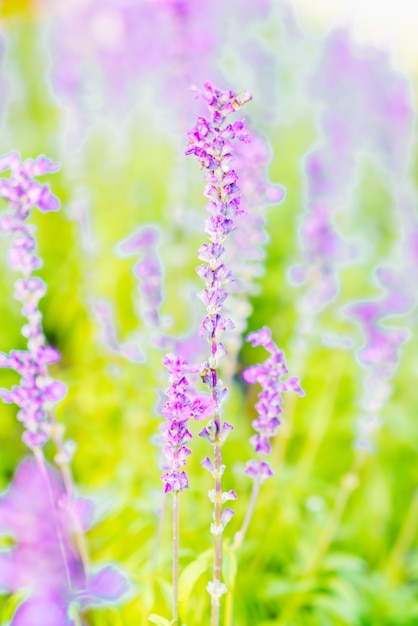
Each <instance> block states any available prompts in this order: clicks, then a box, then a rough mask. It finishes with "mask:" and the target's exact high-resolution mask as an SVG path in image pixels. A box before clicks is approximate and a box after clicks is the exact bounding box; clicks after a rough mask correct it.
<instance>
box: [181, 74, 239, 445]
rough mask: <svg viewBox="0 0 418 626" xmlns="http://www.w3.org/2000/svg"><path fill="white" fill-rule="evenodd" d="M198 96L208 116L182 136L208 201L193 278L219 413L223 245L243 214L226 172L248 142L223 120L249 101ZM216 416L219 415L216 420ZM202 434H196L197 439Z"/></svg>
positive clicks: (228, 275)
mask: <svg viewBox="0 0 418 626" xmlns="http://www.w3.org/2000/svg"><path fill="white" fill-rule="evenodd" d="M200 96H201V97H202V98H203V100H204V101H205V102H206V105H207V107H208V109H209V113H210V116H209V117H208V118H206V117H202V116H201V117H198V119H197V123H196V125H195V127H194V128H193V129H192V130H191V131H189V132H188V133H187V137H188V146H187V150H186V155H189V154H193V155H194V156H195V157H196V158H197V160H198V161H199V163H200V165H201V167H202V168H204V169H205V170H207V173H206V174H205V178H206V180H207V185H206V187H205V195H206V196H207V197H208V198H209V202H208V204H207V205H206V210H207V211H208V213H209V214H210V217H208V219H207V220H206V222H205V231H206V232H207V233H208V234H209V237H210V242H209V243H205V244H203V245H202V246H201V247H200V248H199V250H198V257H199V259H200V260H201V261H203V264H202V265H200V266H199V267H198V268H197V273H198V274H199V276H200V277H201V278H202V280H203V281H204V282H205V289H204V290H203V291H201V292H200V294H199V298H200V299H201V300H202V302H203V304H204V305H205V307H206V310H207V315H206V317H205V318H204V319H203V322H202V325H201V328H200V335H201V336H202V337H206V338H207V340H208V341H209V342H210V344H211V355H210V358H209V361H207V362H205V363H204V364H203V366H202V371H201V376H202V380H203V382H204V383H205V384H206V385H208V387H209V388H210V389H211V391H212V394H213V397H214V399H215V400H216V401H217V406H218V409H219V408H220V404H221V402H220V399H221V397H225V394H226V390H222V389H221V388H219V385H220V381H219V380H218V373H217V370H218V367H219V363H220V361H221V359H222V358H223V357H224V356H225V355H226V354H227V351H226V349H225V347H224V346H223V344H222V343H221V337H222V335H223V333H224V332H227V331H229V330H232V329H233V328H234V324H233V322H232V321H231V320H230V319H229V318H226V317H224V316H223V315H222V313H221V311H222V309H223V305H224V302H225V300H226V298H227V297H228V292H227V291H226V289H225V288H224V287H225V285H226V284H227V283H229V282H231V281H233V280H234V276H233V274H232V272H231V270H230V269H229V268H228V267H227V266H226V265H225V263H224V262H223V259H224V256H225V252H226V250H225V248H224V246H223V243H224V241H225V238H226V237H227V236H228V235H229V234H230V233H231V232H232V231H233V230H234V229H235V228H236V222H235V220H236V218H237V217H238V216H239V215H241V214H242V212H243V210H242V208H241V202H240V200H241V199H240V189H239V187H238V184H237V181H238V176H237V174H236V172H235V170H234V169H233V167H232V162H233V160H234V154H233V152H234V148H233V145H232V141H233V140H234V139H238V140H240V141H243V142H249V141H250V137H249V134H248V131H247V130H246V128H245V126H244V122H243V121H236V122H233V123H228V117H229V115H230V114H231V113H235V112H236V111H237V110H238V109H240V108H241V106H243V105H244V104H245V103H247V102H249V101H250V100H251V95H250V94H249V93H248V92H247V91H242V92H238V93H234V92H233V91H229V90H228V91H221V90H220V89H217V88H215V87H214V86H213V85H212V84H211V83H209V82H207V83H205V85H204V89H203V91H202V92H201V93H200ZM219 414H220V410H218V412H217V416H216V419H218V416H219ZM216 427H217V428H216V431H217V432H216V435H218V434H219V432H218V431H219V427H220V424H219V423H216ZM207 434H208V433H207V432H206V431H202V436H206V435H207Z"/></svg>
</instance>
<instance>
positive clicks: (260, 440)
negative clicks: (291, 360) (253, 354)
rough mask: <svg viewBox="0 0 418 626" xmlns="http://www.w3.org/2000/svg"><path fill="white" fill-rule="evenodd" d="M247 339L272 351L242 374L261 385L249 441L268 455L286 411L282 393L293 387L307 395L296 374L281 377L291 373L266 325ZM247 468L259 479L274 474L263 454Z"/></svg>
mask: <svg viewBox="0 0 418 626" xmlns="http://www.w3.org/2000/svg"><path fill="white" fill-rule="evenodd" d="M247 341H250V342H251V343H252V345H253V346H254V347H256V346H263V347H264V348H265V349H266V350H267V351H268V352H270V355H271V356H270V357H269V358H268V359H266V361H264V363H262V364H257V365H252V366H251V367H248V368H247V369H245V370H244V372H243V378H244V380H245V381H246V382H247V383H249V384H254V383H259V384H260V385H261V391H260V393H259V394H258V402H257V403H256V405H255V408H256V411H257V414H258V416H257V419H255V420H254V421H253V427H254V429H255V431H256V433H257V434H256V435H254V436H253V437H251V439H250V442H251V444H252V446H253V448H254V450H255V451H256V452H257V453H259V455H267V454H270V451H271V445H270V440H271V438H272V437H274V435H275V434H276V431H277V428H278V427H279V425H280V420H279V416H280V415H281V413H282V412H283V408H282V407H283V396H282V394H283V393H284V392H285V391H294V392H295V393H297V394H298V395H299V396H304V395H305V393H304V391H303V389H302V387H301V386H300V384H299V379H298V378H297V377H295V376H292V377H289V378H287V379H283V378H282V377H283V376H286V375H287V374H288V370H287V368H286V363H285V358H284V354H283V352H281V351H280V350H279V349H278V348H277V346H276V344H275V343H274V341H273V340H272V337H271V331H270V329H269V328H267V326H264V327H263V328H261V329H260V330H257V331H256V332H252V333H250V334H249V335H248V337H247ZM245 471H246V473H247V474H248V475H249V476H251V477H252V478H254V479H257V480H259V481H260V482H263V481H264V480H265V479H266V478H268V477H269V476H272V474H273V472H272V471H271V469H270V466H269V465H268V463H266V462H265V461H263V460H262V457H261V456H260V457H259V461H258V462H257V461H250V463H249V464H248V465H247V468H246V470H245Z"/></svg>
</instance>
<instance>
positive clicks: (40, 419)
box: [0, 152, 66, 448]
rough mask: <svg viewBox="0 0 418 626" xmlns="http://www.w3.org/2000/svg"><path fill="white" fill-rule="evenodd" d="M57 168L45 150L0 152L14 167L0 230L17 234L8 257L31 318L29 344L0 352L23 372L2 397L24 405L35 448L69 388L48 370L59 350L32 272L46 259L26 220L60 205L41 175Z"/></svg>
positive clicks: (3, 164)
mask: <svg viewBox="0 0 418 626" xmlns="http://www.w3.org/2000/svg"><path fill="white" fill-rule="evenodd" d="M57 168H58V165H57V164H56V163H53V162H52V161H50V160H49V159H47V158H46V157H44V156H40V157H38V158H37V159H26V160H25V161H22V160H21V158H20V156H19V155H18V154H17V153H16V152H11V153H9V154H7V155H5V156H3V157H1V158H0V170H1V171H5V170H11V175H10V178H9V179H5V178H2V179H1V180H0V195H1V196H2V197H3V198H5V200H7V201H8V202H9V211H8V212H7V213H6V214H5V215H3V216H2V217H1V218H0V231H3V232H10V233H11V234H12V241H11V245H10V250H9V262H10V265H11V267H12V268H13V269H14V270H16V271H17V272H19V273H21V274H23V278H22V279H19V280H17V281H16V283H15V293H14V296H15V298H16V300H18V301H19V302H21V303H22V314H23V316H24V317H26V319H27V323H26V324H25V325H24V326H23V329H22V334H23V336H24V337H26V339H27V350H25V351H24V350H21V351H20V350H12V351H11V353H10V355H6V354H3V353H0V367H6V368H10V369H13V370H15V371H16V372H17V373H18V374H19V375H20V384H19V385H15V386H14V387H13V388H12V389H11V390H7V389H1V390H0V397H1V398H2V399H3V402H6V403H15V404H16V405H17V406H18V407H19V409H20V410H19V412H18V419H19V420H20V421H21V422H22V423H23V426H24V428H25V432H24V434H23V440H24V441H25V443H26V444H27V445H28V446H29V447H31V448H33V447H37V446H42V445H43V444H44V443H45V442H46V441H47V439H48V438H49V434H48V430H49V429H48V426H49V424H50V421H51V418H50V412H51V410H52V408H53V407H54V405H55V404H56V403H57V402H58V401H59V400H61V399H62V398H63V397H64V396H65V394H66V386H65V384H64V383H62V382H60V381H56V380H54V379H53V378H51V376H50V375H49V373H48V366H49V365H50V364H52V363H55V362H57V361H59V359H60V354H59V352H58V351H57V350H56V349H55V348H52V347H48V346H45V337H44V333H43V328H42V315H41V313H40V311H39V306H38V304H39V300H40V299H41V298H42V297H43V296H44V295H45V293H46V286H45V284H44V282H43V281H42V280H41V279H40V278H38V277H36V276H33V275H32V273H33V272H34V270H35V269H37V268H38V267H40V265H41V259H40V258H39V257H38V256H37V254H36V240H35V237H34V232H35V228H34V226H33V225H31V224H27V223H26V222H27V220H28V219H29V217H30V214H31V210H32V208H34V207H35V206H36V207H38V208H39V209H40V210H41V211H44V212H47V211H56V210H57V209H58V208H59V201H58V199H57V198H56V197H55V196H54V195H53V194H52V193H51V191H50V189H49V186H48V185H42V184H41V183H39V182H38V181H37V180H36V177H38V176H41V175H43V174H46V173H48V172H55V171H56V170H57Z"/></svg>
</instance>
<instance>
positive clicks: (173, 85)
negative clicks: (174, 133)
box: [46, 0, 270, 124]
mask: <svg viewBox="0 0 418 626" xmlns="http://www.w3.org/2000/svg"><path fill="white" fill-rule="evenodd" d="M269 4H270V0H257V1H256V2H251V3H249V2H246V1H245V0H230V2H229V3H228V5H225V3H224V2H222V1H221V0H212V1H211V2H201V1H200V0H118V2H115V1H114V0H83V1H74V2H71V3H52V4H51V3H50V2H48V3H46V5H47V6H48V19H49V20H50V21H52V26H53V27H52V28H51V29H50V32H51V37H52V39H53V41H52V49H53V50H54V54H53V55H52V67H51V81H52V84H53V86H54V90H55V92H56V93H57V94H58V95H59V96H61V97H62V99H63V101H64V102H65V104H66V105H67V106H68V105H70V107H71V112H72V114H73V115H72V116H73V118H74V119H75V121H76V123H77V124H80V122H81V123H85V121H86V118H89V121H90V120H91V115H92V114H93V113H94V114H96V111H97V107H98V106H100V107H101V108H102V109H104V110H105V109H106V108H108V110H110V111H118V112H119V113H120V111H121V109H126V108H128V107H129V108H130V107H131V106H132V104H133V103H134V98H135V97H136V96H137V94H138V91H139V89H141V90H142V91H143V90H144V84H147V85H148V87H149V88H150V89H156V90H157V92H158V95H159V97H158V100H159V101H160V103H162V104H163V103H165V102H170V104H171V106H172V105H173V102H174V103H176V102H178V101H179V99H180V98H183V100H184V101H183V102H181V109H183V110H184V109H186V110H189V103H188V97H187V88H188V87H189V86H190V85H191V84H192V83H197V84H200V83H201V82H203V81H204V80H205V77H206V76H210V75H212V76H213V75H214V72H215V71H216V68H215V67H214V63H213V61H214V59H217V58H218V57H219V53H220V51H221V48H222V46H223V45H224V42H225V31H226V28H227V26H228V24H229V21H230V20H232V22H237V20H241V21H242V20H243V19H244V21H243V23H245V24H251V18H252V17H253V16H256V15H260V16H265V15H266V12H267V10H268V5H269ZM244 15H245V16H247V19H245V18H243V16H244ZM247 34H248V32H247ZM251 34H252V33H251ZM76 39H77V40H78V41H79V45H77V46H74V41H75V40H76ZM165 42H170V45H165ZM146 91H148V92H149V89H146ZM90 94H96V97H95V98H94V99H89V98H88V97H86V95H90ZM98 94H99V95H101V96H102V97H101V98H100V100H98V98H97V95H98ZM89 102H94V105H95V109H93V108H91V110H90V111H89V110H88V104H89ZM109 103H111V105H112V106H111V107H109V106H108V105H109Z"/></svg>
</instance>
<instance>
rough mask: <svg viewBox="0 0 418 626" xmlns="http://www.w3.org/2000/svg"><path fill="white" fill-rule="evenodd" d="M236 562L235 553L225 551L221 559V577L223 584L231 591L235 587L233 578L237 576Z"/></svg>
mask: <svg viewBox="0 0 418 626" xmlns="http://www.w3.org/2000/svg"><path fill="white" fill-rule="evenodd" d="M237 569H238V561H237V556H236V554H235V552H231V551H230V550H225V551H224V554H223V559H222V575H223V578H224V582H225V584H226V586H227V587H228V589H230V590H231V591H232V590H233V589H234V586H235V578H236V576H237Z"/></svg>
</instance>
